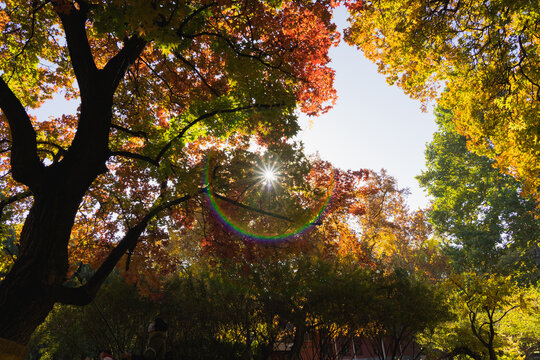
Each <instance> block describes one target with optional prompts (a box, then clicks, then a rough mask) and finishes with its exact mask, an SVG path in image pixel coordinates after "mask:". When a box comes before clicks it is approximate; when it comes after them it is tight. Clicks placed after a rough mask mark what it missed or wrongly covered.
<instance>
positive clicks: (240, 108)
mask: <svg viewBox="0 0 540 360" xmlns="http://www.w3.org/2000/svg"><path fill="white" fill-rule="evenodd" d="M281 106H284V105H283V104H275V105H267V104H253V105H246V106H239V107H236V108H232V109H224V110H214V111H211V112H208V113H206V114H203V115H201V116H199V117H198V118H196V119H195V120H193V121H191V122H190V123H188V124H187V125H186V126H184V128H183V129H182V130H181V131H180V133H178V135H176V136H175V137H174V138H172V139H171V140H170V141H169V142H168V143H167V144H165V146H163V148H162V149H161V150H160V152H159V153H158V154H157V156H156V158H155V161H156V162H157V163H159V162H160V161H161V158H162V157H163V155H165V153H166V152H167V150H169V148H170V147H171V146H172V144H173V143H174V141H176V140H178V139H180V138H181V137H182V136H184V134H185V133H186V132H187V131H188V130H189V129H190V128H192V127H193V126H194V125H195V124H197V123H199V122H201V121H203V120H204V119H208V118H210V117H212V116H215V115H219V114H228V113H235V112H239V111H243V110H249V109H270V108H274V107H281Z"/></svg>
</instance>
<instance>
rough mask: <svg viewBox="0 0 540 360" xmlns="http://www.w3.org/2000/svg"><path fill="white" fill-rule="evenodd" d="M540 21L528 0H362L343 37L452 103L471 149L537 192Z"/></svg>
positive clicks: (415, 87)
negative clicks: (494, 161) (539, 47)
mask: <svg viewBox="0 0 540 360" xmlns="http://www.w3.org/2000/svg"><path fill="white" fill-rule="evenodd" d="M539 21H540V12H539V11H538V3H537V2H536V1H531V0H520V1H514V0H496V1H486V0H474V1H461V0H452V1H438V0H436V1H432V0H414V1H410V0H399V1H393V0H385V1H364V2H362V3H358V4H357V6H356V7H354V11H353V13H352V16H351V22H352V26H351V28H350V29H349V30H348V34H346V40H347V41H348V42H349V43H351V44H354V45H357V46H359V47H360V48H361V49H362V50H363V51H364V54H365V55H366V57H368V58H369V59H371V60H373V61H374V62H376V63H377V64H378V66H379V71H380V72H381V73H383V74H385V75H386V76H387V79H388V82H389V83H391V84H398V85H399V86H401V87H402V88H403V90H404V91H405V92H406V93H407V94H409V95H410V96H412V97H414V98H419V99H421V100H422V101H424V102H427V101H429V100H431V99H435V98H437V99H438V103H439V104H440V105H442V106H444V107H445V108H448V109H453V111H454V118H453V121H454V123H455V124H456V130H457V131H458V132H459V133H460V134H462V135H466V136H467V143H468V147H469V149H471V150H473V151H474V152H475V153H477V154H479V155H487V156H489V157H490V158H492V159H494V160H496V164H497V166H498V167H499V168H500V169H502V170H503V172H505V173H507V174H510V175H512V176H514V177H516V178H517V179H519V180H520V181H522V183H523V184H524V185H525V188H526V190H527V191H528V192H529V193H532V194H536V196H538V187H539V185H540V176H539V174H540V142H539V136H538V135H539V130H538V129H539V128H538V124H539V122H540V121H539V117H538V114H539V107H540V72H539V71H538V68H539V65H540V52H539V51H538V46H539V42H540V39H539V37H538V23H539ZM441 85H444V87H445V88H446V89H445V90H444V91H439V90H440V89H439V86H441Z"/></svg>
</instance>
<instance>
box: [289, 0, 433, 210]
mask: <svg viewBox="0 0 540 360" xmlns="http://www.w3.org/2000/svg"><path fill="white" fill-rule="evenodd" d="M346 18H347V13H346V11H345V10H344V9H338V11H337V12H336V14H335V16H334V21H335V22H336V24H338V28H340V30H343V26H345V25H346ZM330 56H331V59H332V63H331V67H332V68H333V69H334V70H335V72H336V80H335V87H336V89H337V92H338V99H337V103H336V105H335V106H334V108H332V109H331V110H330V111H329V112H328V113H326V114H323V115H321V116H319V117H311V118H309V117H307V116H304V115H301V116H300V124H301V126H302V132H301V133H300V135H299V136H298V139H299V140H301V141H302V142H303V143H304V146H305V149H306V151H307V152H308V153H310V154H311V153H315V152H318V153H319V155H320V157H321V159H323V160H326V161H330V162H331V163H333V164H334V166H337V167H339V168H341V169H352V170H357V169H372V170H376V171H378V170H380V169H382V168H384V169H386V170H387V171H388V174H389V175H391V176H394V177H395V178H396V179H397V181H398V185H399V187H401V188H409V190H410V192H411V194H410V195H409V197H408V203H409V205H410V207H411V209H417V208H418V207H425V206H426V205H427V203H428V199H427V195H426V194H425V193H424V192H423V191H422V190H421V189H420V188H419V186H418V181H417V180H416V179H415V176H417V175H419V174H420V173H421V171H422V170H423V169H425V158H424V150H425V147H426V143H428V142H430V141H431V139H432V135H433V132H435V131H436V129H437V127H436V124H435V120H434V119H435V118H434V116H433V114H432V109H431V108H429V107H428V112H427V113H423V112H422V111H421V110H420V105H421V104H420V102H419V101H417V100H413V99H411V98H409V97H408V96H407V95H405V94H404V93H403V91H402V90H401V89H400V88H399V87H397V86H390V85H388V83H386V80H385V77H384V76H383V75H381V74H379V73H378V72H377V66H376V65H375V64H373V63H372V62H371V61H369V60H367V59H366V58H365V57H364V56H363V55H362V52H361V51H360V50H357V49H356V48H355V47H351V46H348V45H347V44H346V43H345V41H343V40H342V41H341V42H340V44H339V46H338V47H336V48H333V49H332V50H331V52H330ZM310 122H311V125H310Z"/></svg>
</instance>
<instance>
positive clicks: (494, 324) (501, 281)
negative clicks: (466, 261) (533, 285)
mask: <svg viewBox="0 0 540 360" xmlns="http://www.w3.org/2000/svg"><path fill="white" fill-rule="evenodd" d="M446 285H447V286H448V289H447V298H446V301H447V304H448V306H449V308H450V309H451V312H452V314H453V320H451V321H448V322H446V323H443V324H441V326H439V327H437V328H436V329H435V331H434V332H426V333H424V335H423V336H422V338H421V343H423V344H424V345H425V346H426V347H427V348H428V349H430V350H431V351H433V350H436V352H438V353H439V355H441V353H442V356H440V357H442V358H448V359H453V358H455V357H457V356H465V355H466V356H468V357H470V358H473V359H475V360H482V359H489V360H496V359H499V358H501V356H504V350H505V348H506V349H507V350H508V349H509V345H510V344H509V341H508V340H509V339H508V335H507V334H506V333H505V330H504V326H503V324H504V322H505V321H506V320H507V319H508V318H509V317H510V316H512V315H514V316H519V315H518V314H524V313H526V312H527V307H528V306H530V305H531V304H532V305H534V303H532V302H530V301H528V300H527V299H526V298H525V297H524V295H523V291H522V290H521V289H519V288H518V287H517V286H516V285H515V284H514V283H513V281H512V280H511V279H510V278H509V277H504V276H501V275H493V274H475V273H461V274H459V275H457V274H456V275H452V276H450V277H449V278H448V280H447V282H446ZM531 300H533V299H531ZM535 306H536V305H534V306H533V307H535ZM531 310H532V309H531ZM523 320H527V318H524V319H523ZM529 326H534V324H533V323H528V324H527V325H526V327H529ZM510 350H511V349H510ZM510 354H512V351H510ZM514 354H515V353H514ZM522 354H523V353H521V354H519V355H522Z"/></svg>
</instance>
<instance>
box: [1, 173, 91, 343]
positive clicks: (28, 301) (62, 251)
mask: <svg viewBox="0 0 540 360" xmlns="http://www.w3.org/2000/svg"><path fill="white" fill-rule="evenodd" d="M62 187H63V184H62V183H60V186H58V185H55V187H54V188H50V189H49V190H48V191H44V193H45V194H43V195H37V196H36V197H35V200H34V205H33V206H32V208H31V210H30V212H29V214H28V216H27V218H26V221H25V224H24V226H23V230H22V233H21V238H20V251H19V255H18V258H17V260H16V262H15V264H14V265H13V268H12V269H11V271H10V272H9V273H8V274H7V276H6V278H5V280H4V281H3V282H2V283H1V284H0V305H1V306H0V319H1V321H0V337H2V338H5V339H9V340H12V341H16V342H18V343H21V344H26V343H27V342H28V340H29V339H30V336H31V335H32V333H33V332H34V330H35V329H36V328H37V326H38V325H39V324H41V323H42V322H43V320H44V319H45V317H46V316H47V314H48V313H49V312H50V310H51V309H52V307H53V305H54V303H55V301H56V298H55V296H56V291H57V290H58V289H59V288H60V287H61V286H62V283H63V282H64V281H65V276H66V272H67V269H68V252H67V251H68V250H67V245H68V241H69V237H70V233H71V228H72V226H73V221H74V219H75V214H76V212H77V208H78V206H79V203H80V201H81V199H82V196H81V195H80V194H79V196H74V194H69V193H66V190H68V189H69V187H68V188H66V187H64V188H63V189H62Z"/></svg>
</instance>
